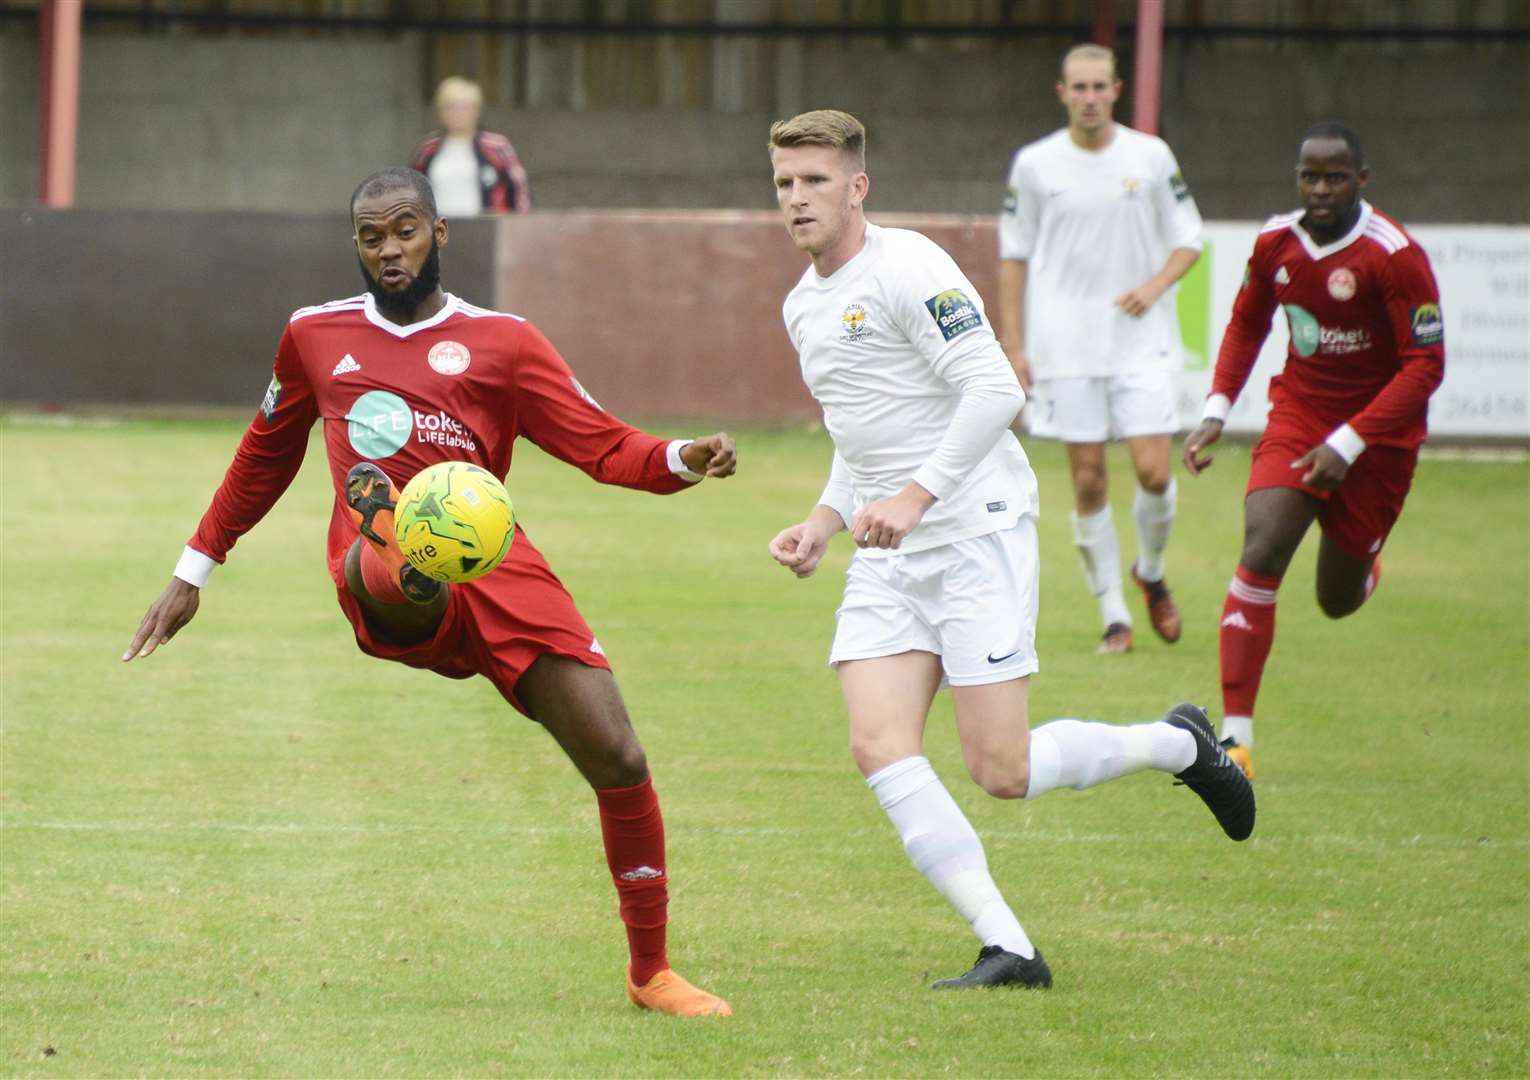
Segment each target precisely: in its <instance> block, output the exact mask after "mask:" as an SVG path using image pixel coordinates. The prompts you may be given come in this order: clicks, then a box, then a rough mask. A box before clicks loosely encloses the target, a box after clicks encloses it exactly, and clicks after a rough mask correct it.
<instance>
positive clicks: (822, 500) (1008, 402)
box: [770, 110, 1254, 988]
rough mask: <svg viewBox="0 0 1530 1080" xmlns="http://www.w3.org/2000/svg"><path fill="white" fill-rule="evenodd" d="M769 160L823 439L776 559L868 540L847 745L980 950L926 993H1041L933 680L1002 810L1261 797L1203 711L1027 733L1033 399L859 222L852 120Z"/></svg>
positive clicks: (842, 653) (1221, 810)
mask: <svg viewBox="0 0 1530 1080" xmlns="http://www.w3.org/2000/svg"><path fill="white" fill-rule="evenodd" d="M770 159H771V166H772V168H773V170H774V174H775V185H776V198H777V200H778V202H779V203H780V206H781V209H782V212H783V214H784V216H785V220H786V229H787V232H788V233H789V234H790V235H791V237H792V240H793V242H794V243H795V244H796V245H797V247H798V248H800V249H802V250H803V251H806V252H807V253H808V254H809V255H810V256H811V257H812V265H811V266H810V267H808V269H807V271H806V272H805V273H804V274H803V275H802V280H801V281H799V282H798V283H797V286H796V287H795V288H794V289H793V290H792V291H791V294H790V295H789V296H788V297H787V298H786V303H785V306H784V308H783V314H784V316H785V319H786V326H787V330H788V332H789V333H790V335H791V338H792V342H793V344H794V345H796V347H797V351H798V353H799V354H800V358H801V362H802V376H803V379H804V381H805V382H806V383H807V386H808V389H809V390H811V391H812V393H813V396H814V397H815V398H816V399H817V400H818V402H819V404H820V405H822V407H823V416H824V425H825V427H826V428H827V429H828V432H829V435H830V437H831V438H832V439H833V442H834V460H833V465H832V467H831V469H830V473H829V481H828V485H827V486H826V487H825V488H824V491H823V494H822V495H821V496H820V497H819V500H818V504H817V505H816V506H814V508H813V510H812V512H811V513H810V514H809V515H808V517H807V519H806V520H805V521H802V522H800V523H798V524H796V525H793V526H791V527H790V528H787V529H783V530H782V531H781V532H780V533H779V534H777V536H776V537H775V539H773V540H772V541H771V542H770V553H771V555H772V556H774V558H775V559H776V560H777V561H778V562H779V563H781V564H782V565H783V566H785V567H787V568H788V569H790V570H792V571H793V572H794V573H795V574H796V575H797V576H798V577H807V576H808V575H810V574H812V573H813V571H814V570H815V569H816V568H817V566H818V563H819V561H820V559H821V558H822V556H823V553H824V550H825V549H826V548H827V546H828V544H829V541H830V539H831V538H832V537H833V536H835V534H837V533H839V532H840V531H842V530H844V529H847V528H848V529H849V530H850V534H851V537H852V538H853V539H854V540H855V543H856V545H857V547H858V548H859V550H858V551H857V552H856V553H855V557H854V558H853V559H852V561H851V564H850V570H849V573H848V575H847V578H846V582H845V592H844V600H843V603H842V605H841V607H840V609H839V612H838V615H837V628H836V630H835V634H834V643H833V646H832V647H831V650H830V654H829V663H830V664H831V665H833V666H834V667H835V668H836V669H837V671H838V674H839V680H840V686H841V688H842V690H843V692H844V696H845V704H846V707H847V708H848V710H849V714H850V748H851V752H852V754H853V755H854V757H855V761H856V764H857V765H858V766H859V767H860V770H861V773H862V774H863V775H864V776H865V777H866V782H867V784H868V785H869V786H870V787H871V790H872V792H873V793H874V794H875V795H876V796H877V799H878V801H879V802H880V803H881V805H882V808H883V809H884V810H885V811H886V812H887V815H888V817H889V818H891V820H892V823H893V826H894V827H895V828H896V829H897V830H898V834H899V836H900V837H902V839H903V845H904V848H905V850H906V851H907V852H908V855H909V857H910V858H911V859H912V860H913V863H914V865H915V866H916V867H917V868H918V869H919V871H920V872H921V873H923V874H924V875H925V877H927V878H928V879H929V880H930V882H931V884H933V885H934V886H935V888H936V889H938V890H939V891H940V893H941V895H943V896H944V897H945V898H946V899H947V900H948V901H950V903H951V904H952V906H954V907H955V908H956V909H957V911H959V912H960V913H961V914H962V916H963V917H964V918H966V919H967V921H968V922H969V923H970V924H971V926H972V928H973V931H974V932H975V933H976V935H977V937H978V938H979V940H980V941H981V946H980V952H979V954H978V960H977V963H976V965H975V966H974V967H973V968H972V969H971V970H970V971H968V972H966V973H965V974H963V975H960V976H958V977H955V978H951V979H942V980H941V981H939V982H937V983H935V986H936V987H937V988H948V987H969V986H1000V985H1006V984H1012V985H1020V986H1031V987H1037V986H1042V987H1044V986H1050V985H1051V981H1052V974H1051V972H1050V970H1048V968H1047V965H1046V962H1045V961H1044V960H1043V959H1042V957H1041V954H1040V953H1039V952H1037V951H1036V948H1035V946H1034V945H1033V944H1032V943H1031V940H1030V938H1029V937H1027V936H1026V933H1025V930H1024V929H1022V928H1021V925H1020V923H1019V921H1018V920H1017V919H1016V918H1015V915H1014V912H1013V911H1011V910H1010V907H1009V905H1008V904H1007V903H1006V902H1005V900H1004V898H1003V897H1002V896H1001V895H1000V894H999V890H998V888H997V887H996V886H995V885H994V882H993V878H992V877H990V876H989V873H988V866H987V859H986V857H985V856H984V853H983V845H982V843H981V841H979V839H978V837H977V834H976V833H975V832H974V831H973V829H972V826H971V825H970V824H969V823H968V821H967V819H966V817H965V816H964V815H963V814H962V812H961V810H960V809H959V808H958V807H957V805H956V803H955V801H953V800H952V798H951V796H950V794H949V793H948V792H947V790H946V788H945V787H944V786H943V785H942V784H941V782H940V780H939V778H938V777H936V775H935V773H934V771H933V770H932V769H931V767H930V763H929V761H928V760H927V759H926V758H925V757H924V756H923V739H924V727H925V722H926V718H927V714H928V712H929V708H930V704H931V702H932V701H933V700H934V696H935V693H936V692H937V691H938V690H939V689H940V688H941V686H942V685H943V684H948V685H950V687H951V693H952V697H953V701H954V705H955V712H956V728H957V734H958V737H959V739H960V742H961V747H962V754H963V759H964V761H965V763H966V765H967V770H968V772H969V773H970V774H971V775H972V778H973V779H974V780H975V781H976V782H977V783H978V785H979V786H981V787H982V788H983V790H985V791H987V792H988V793H989V794H991V795H994V796H996V797H998V798H1004V799H1020V798H1026V799H1032V798H1036V797H1037V796H1039V795H1042V794H1045V793H1046V792H1048V791H1051V790H1053V789H1054V788H1059V787H1074V788H1086V787H1090V786H1092V785H1094V784H1098V783H1100V782H1102V781H1104V780H1109V779H1112V778H1114V777H1117V776H1123V775H1126V774H1127V773H1132V772H1136V771H1138V770H1141V769H1148V768H1153V769H1160V770H1163V771H1166V772H1172V773H1174V774H1175V775H1176V776H1177V777H1178V778H1179V779H1180V780H1182V781H1183V782H1184V783H1185V784H1186V785H1187V786H1188V787H1190V788H1191V790H1193V791H1195V792H1196V793H1197V794H1198V795H1200V796H1201V798H1202V799H1204V800H1205V801H1206V804H1207V805H1208V806H1209V807H1210V808H1211V810H1212V812H1213V814H1215V815H1216V818H1217V821H1218V823H1219V824H1220V825H1221V826H1222V828H1223V830H1224V831H1225V832H1226V833H1227V835H1229V836H1230V837H1232V838H1233V839H1234V840H1241V839H1243V838H1245V837H1246V836H1248V835H1249V833H1250V832H1252V831H1253V827H1254V794H1253V789H1252V788H1251V787H1250V786H1249V784H1248V781H1247V779H1246V778H1245V777H1244V775H1243V773H1242V772H1241V771H1239V769H1238V768H1237V766H1235V765H1233V764H1231V763H1230V762H1229V761H1228V760H1227V758H1226V756H1225V755H1224V754H1223V753H1222V751H1221V749H1220V747H1218V745H1217V741H1216V738H1215V736H1214V735H1213V733H1212V728H1211V724H1210V722H1209V721H1208V720H1207V719H1206V714H1205V713H1204V712H1203V711H1202V710H1201V709H1199V708H1197V707H1196V706H1194V705H1177V706H1175V707H1174V708H1173V709H1170V710H1169V713H1168V715H1167V716H1165V717H1164V719H1163V720H1161V721H1158V722H1156V723H1150V724H1138V725H1133V726H1129V727H1128V726H1113V725H1109V724H1099V723H1086V722H1084V721H1080V720H1056V721H1053V722H1052V723H1049V724H1045V725H1043V726H1041V727H1039V728H1037V729H1036V730H1035V731H1034V732H1033V731H1031V730H1030V725H1029V710H1028V701H1029V689H1030V676H1031V674H1032V673H1033V672H1035V671H1036V670H1037V663H1036V649H1035V631H1036V607H1037V588H1038V582H1039V576H1040V574H1039V563H1038V557H1037V548H1036V514H1037V498H1036V479H1035V476H1034V475H1033V474H1032V472H1031V468H1030V464H1029V462H1027V460H1026V457H1025V452H1024V451H1023V450H1022V449H1021V448H1020V444H1019V442H1018V440H1016V438H1015V437H1014V435H1013V434H1011V433H1010V431H1009V425H1010V423H1011V421H1013V419H1014V417H1015V415H1016V414H1017V413H1018V412H1019V411H1020V408H1021V406H1022V404H1023V403H1024V401H1025V395H1024V393H1023V392H1022V391H1021V389H1020V386H1019V382H1018V380H1017V379H1016V377H1015V373H1014V371H1013V369H1012V368H1011V367H1010V365H1009V363H1008V361H1007V360H1006V358H1005V356H1004V352H1003V350H1002V349H1000V347H999V343H998V341H997V340H996V339H995V338H994V336H993V332H992V331H991V330H990V329H989V327H988V323H987V321H986V317H985V314H984V310H983V303H982V300H981V298H980V297H979V296H978V294H977V291H976V290H975V289H973V287H972V285H971V283H970V282H969V281H968V280H967V278H966V277H965V276H964V275H963V274H962V272H961V270H960V269H958V268H957V266H956V263H955V262H954V261H952V259H951V257H950V256H949V255H947V254H946V253H945V252H944V251H943V250H941V248H940V247H938V246H937V245H936V244H934V243H933V242H932V241H930V240H929V239H928V238H926V237H925V236H923V235H921V234H919V233H916V232H911V231H908V230H905V229H884V228H880V227H878V226H876V225H872V224H869V223H868V222H867V221H866V216H865V211H864V209H863V205H862V204H863V202H864V200H865V198H866V192H867V189H868V187H869V184H870V181H869V179H868V177H867V175H866V168H865V160H866V159H865V129H864V128H863V127H862V126H861V124H860V122H859V121H857V120H856V119H855V117H853V116H850V115H849V114H847V113H843V112H837V111H833V110H816V111H813V112H807V113H803V114H802V115H800V116H797V117H794V118H793V119H791V120H786V121H781V122H778V123H776V124H774V125H772V127H771V129H770Z"/></svg>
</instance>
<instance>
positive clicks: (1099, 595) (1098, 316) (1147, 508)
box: [999, 45, 1201, 653]
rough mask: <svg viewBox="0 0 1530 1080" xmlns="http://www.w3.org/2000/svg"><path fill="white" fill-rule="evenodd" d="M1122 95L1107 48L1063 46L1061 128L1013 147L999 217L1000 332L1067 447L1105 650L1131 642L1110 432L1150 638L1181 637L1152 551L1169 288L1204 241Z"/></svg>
mask: <svg viewBox="0 0 1530 1080" xmlns="http://www.w3.org/2000/svg"><path fill="white" fill-rule="evenodd" d="M1120 93H1121V80H1120V79H1119V78H1118V77H1117V76H1116V61H1115V54H1114V53H1112V52H1111V51H1110V50H1109V49H1106V48H1102V47H1101V46H1098V45H1080V46H1077V47H1076V48H1074V49H1072V50H1070V51H1069V52H1068V54H1067V56H1065V57H1064V58H1063V65H1062V75H1061V78H1060V79H1059V81H1058V84H1057V95H1058V97H1059V98H1060V99H1061V100H1062V103H1063V105H1064V106H1066V108H1067V110H1068V126H1067V127H1065V128H1063V129H1061V130H1060V131H1055V132H1053V133H1052V134H1051V135H1048V136H1047V137H1046V138H1044V139H1040V140H1038V141H1036V142H1033V143H1031V144H1029V145H1028V146H1024V147H1022V148H1021V149H1020V152H1019V153H1017V154H1016V155H1015V160H1014V164H1013V165H1011V166H1010V171H1009V190H1008V192H1007V193H1006V196H1005V200H1004V211H1003V214H1002V215H1001V216H1000V218H999V258H1000V262H999V334H1000V340H1001V341H1002V342H1003V344H1004V351H1005V352H1006V353H1007V354H1008V355H1009V357H1010V360H1011V362H1012V363H1013V364H1014V366H1015V372H1016V374H1017V375H1019V377H1020V383H1021V385H1022V386H1024V387H1025V389H1026V392H1027V393H1030V394H1032V395H1033V400H1032V402H1031V408H1030V429H1031V432H1032V434H1035V435H1044V436H1047V437H1049V438H1057V439H1061V440H1062V441H1063V442H1064V443H1065V444H1067V448H1068V465H1069V469H1070V471H1071V473H1072V476H1073V502H1074V512H1073V536H1074V541H1075V543H1076V544H1077V545H1078V550H1079V555H1080V557H1081V560H1082V562H1083V567H1084V577H1085V580H1086V581H1087V582H1088V583H1089V587H1090V590H1091V591H1092V592H1093V593H1094V595H1095V597H1096V599H1098V601H1099V604H1100V619H1101V622H1102V623H1103V624H1104V627H1105V633H1104V638H1103V640H1102V641H1101V642H1100V647H1099V651H1100V652H1102V653H1122V652H1126V651H1127V650H1129V649H1130V648H1131V647H1132V617H1131V613H1130V612H1129V611H1128V610H1127V607H1126V601H1125V598H1124V597H1123V596H1122V592H1121V550H1120V546H1119V544H1118V543H1117V540H1116V527H1115V523H1114V521H1113V520H1112V518H1111V514H1110V502H1109V500H1108V493H1107V487H1108V476H1107V469H1106V462H1105V444H1106V442H1107V441H1109V440H1110V439H1124V440H1125V441H1126V444H1127V447H1128V448H1129V449H1130V451H1131V457H1132V465H1133V467H1134V469H1135V471H1136V474H1137V495H1136V500H1135V502H1134V505H1133V516H1134V517H1135V518H1136V522H1137V559H1136V562H1135V563H1133V565H1132V579H1133V580H1134V581H1135V582H1136V583H1137V586H1138V588H1140V589H1141V590H1142V594H1143V598H1144V600H1145V601H1146V603H1147V608H1148V615H1149V618H1150V620H1151V622H1152V624H1153V629H1154V630H1155V631H1157V633H1158V635H1159V637H1161V638H1163V639H1164V640H1165V641H1167V642H1171V643H1172V642H1175V641H1178V640H1179V635H1180V628H1181V627H1180V616H1179V610H1178V608H1177V607H1176V606H1175V604H1174V599H1173V597H1172V596H1171V595H1170V594H1169V588H1168V586H1167V585H1166V584H1165V583H1164V557H1163V556H1164V549H1165V547H1167V546H1168V542H1169V531H1170V529H1171V528H1172V526H1173V524H1174V506H1175V497H1176V490H1175V484H1174V473H1173V466H1172V458H1173V450H1172V445H1171V444H1172V441H1173V438H1174V433H1175V431H1176V430H1177V429H1178V427H1179V420H1178V399H1179V390H1178V386H1177V385H1176V384H1177V373H1178V371H1179V369H1180V367H1181V364H1182V357H1181V347H1180V340H1179V324H1178V319H1177V314H1176V312H1175V308H1174V296H1173V292H1172V290H1173V287H1174V284H1175V283H1176V282H1177V281H1179V279H1180V278H1182V277H1184V275H1185V274H1186V272H1188V271H1189V269H1190V268H1191V267H1192V266H1194V265H1195V261H1196V259H1197V258H1199V257H1200V251H1201V216H1200V213H1199V211H1197V210H1196V207H1195V200H1194V199H1192V198H1191V197H1190V189H1189V188H1188V187H1186V185H1185V182H1184V179H1183V178H1182V177H1181V176H1180V172H1179V165H1178V164H1177V163H1176V162H1175V160H1174V152H1173V151H1172V150H1170V149H1169V146H1168V144H1167V143H1165V142H1164V141H1163V140H1162V139H1160V138H1157V137H1156V136H1153V135H1145V134H1143V133H1142V132H1140V131H1133V130H1132V129H1131V128H1128V127H1124V126H1122V125H1120V124H1117V123H1115V122H1114V121H1113V120H1112V119H1111V107H1112V106H1113V105H1114V103H1115V100H1116V98H1117V97H1118V96H1119V95H1120ZM1033 378H1034V380H1035V382H1034V386H1033V384H1032V379H1033Z"/></svg>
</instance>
